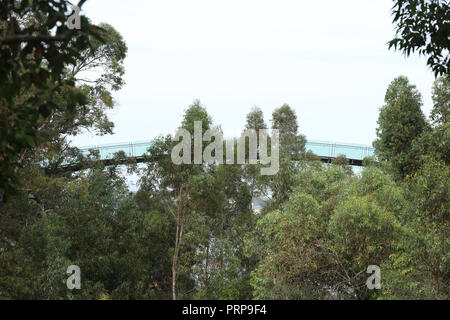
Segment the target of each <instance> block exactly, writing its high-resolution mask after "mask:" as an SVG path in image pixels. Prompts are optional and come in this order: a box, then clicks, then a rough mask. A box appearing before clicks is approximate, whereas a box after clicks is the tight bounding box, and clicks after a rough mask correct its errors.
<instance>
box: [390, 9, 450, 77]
mask: <svg viewBox="0 0 450 320" xmlns="http://www.w3.org/2000/svg"><path fill="white" fill-rule="evenodd" d="M394 2H395V5H394V7H393V8H392V14H393V16H394V18H393V23H395V24H396V37H395V38H394V39H393V40H391V41H389V42H388V45H389V48H391V47H393V48H394V49H399V50H401V51H403V53H404V54H405V55H406V56H409V55H410V54H411V53H414V52H415V51H417V52H418V53H419V54H422V55H425V56H427V57H428V60H427V64H428V66H429V67H430V68H431V70H433V72H434V74H435V75H436V76H438V75H442V74H449V73H450V69H449V64H450V56H449V50H450V41H449V38H448V35H449V34H450V5H449V3H448V1H447V0H444V1H440V0H394Z"/></svg>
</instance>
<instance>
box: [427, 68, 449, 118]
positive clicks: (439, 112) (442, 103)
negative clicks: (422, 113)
mask: <svg viewBox="0 0 450 320" xmlns="http://www.w3.org/2000/svg"><path fill="white" fill-rule="evenodd" d="M432 98H433V109H432V110H431V120H433V123H434V124H435V125H443V124H448V123H449V122H450V76H449V75H446V76H442V77H439V78H438V79H436V81H435V82H434V84H433V95H432Z"/></svg>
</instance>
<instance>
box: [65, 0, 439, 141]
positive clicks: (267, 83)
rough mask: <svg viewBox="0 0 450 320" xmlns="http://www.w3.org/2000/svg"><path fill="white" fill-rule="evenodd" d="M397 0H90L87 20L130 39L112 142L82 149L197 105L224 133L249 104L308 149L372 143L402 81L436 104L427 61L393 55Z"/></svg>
mask: <svg viewBox="0 0 450 320" xmlns="http://www.w3.org/2000/svg"><path fill="white" fill-rule="evenodd" d="M392 5H393V2H392V0H342V1H335V0H328V1H325V0H322V1H300V0H189V1H186V0H179V1H175V0H164V1H161V0H159V1H154V0H150V1H149V0H132V1H119V0H89V1H87V3H86V4H85V7H84V10H83V11H84V13H85V14H86V15H87V16H88V17H90V18H91V19H92V20H93V22H95V23H99V22H107V23H109V24H111V25H113V26H114V27H115V28H116V29H117V30H118V31H119V32H120V33H121V34H122V36H123V37H124V39H125V41H126V42H127V45H128V48H129V52H128V57H127V59H126V61H125V69H126V75H125V80H126V85H125V86H124V88H123V89H122V90H121V91H120V92H118V93H116V95H115V97H116V99H117V101H118V103H119V106H118V107H117V108H116V109H115V110H113V111H111V112H110V113H109V114H110V117H111V119H112V120H113V121H114V123H115V125H116V127H115V130H114V131H115V134H114V135H112V136H103V137H98V136H94V135H92V134H89V133H86V134H83V135H81V136H77V137H74V138H73V139H72V141H73V143H74V145H77V146H86V145H92V144H104V143H115V142H128V141H136V140H150V139H152V138H153V137H155V136H156V135H158V134H167V133H171V134H173V133H174V132H175V130H176V128H177V127H178V126H179V124H180V122H181V117H182V114H183V111H184V110H185V108H186V107H187V106H188V105H189V104H191V102H192V101H193V100H194V99H200V100H201V102H202V103H203V104H204V106H205V107H206V108H207V110H208V112H209V113H210V114H211V116H212V117H213V120H214V122H215V123H216V124H220V125H221V126H222V128H223V130H224V132H225V135H226V136H237V135H238V134H239V133H240V131H241V130H242V128H243V127H244V124H245V117H246V114H247V113H248V112H249V111H250V109H251V108H252V107H253V106H255V105H256V106H258V107H260V108H261V109H262V110H263V111H264V115H265V118H266V122H267V123H268V124H269V125H270V118H271V113H272V111H273V110H274V109H275V108H277V107H280V106H281V105H282V104H283V103H288V104H289V105H290V106H291V107H293V108H294V109H295V111H296V112H297V116H298V121H299V126H300V132H301V133H303V134H305V135H306V137H307V138H308V139H311V140H326V141H336V142H350V143H360V144H367V145H370V144H371V143H372V141H373V140H374V138H375V128H376V121H377V117H378V109H379V107H381V106H382V105H383V101H384V94H385V92H386V88H387V86H388V84H389V83H390V82H391V81H392V80H393V79H394V78H395V77H397V76H399V75H406V76H407V77H408V78H409V79H410V81H411V82H412V83H413V84H415V85H416V86H417V87H418V89H419V91H420V92H421V93H422V94H423V98H424V99H423V100H424V106H423V111H424V112H425V114H426V115H428V114H429V112H430V110H431V106H432V102H431V86H432V83H433V80H434V76H433V74H432V72H431V71H430V70H429V69H428V67H427V66H426V59H425V58H423V57H420V58H419V57H417V56H413V57H409V58H404V57H403V56H402V54H401V53H400V52H394V51H389V50H388V48H387V46H386V42H387V41H389V40H391V39H392V37H393V35H394V31H393V29H394V26H393V25H392V23H391V20H392V18H391V16H390V9H391V7H392Z"/></svg>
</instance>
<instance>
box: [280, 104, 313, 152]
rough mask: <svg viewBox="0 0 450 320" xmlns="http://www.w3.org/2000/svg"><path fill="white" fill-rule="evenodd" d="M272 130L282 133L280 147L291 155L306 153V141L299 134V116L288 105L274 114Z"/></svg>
mask: <svg viewBox="0 0 450 320" xmlns="http://www.w3.org/2000/svg"><path fill="white" fill-rule="evenodd" d="M272 129H278V130H279V131H280V147H281V148H282V149H285V150H286V152H287V153H288V154H290V155H298V154H300V153H303V152H305V144H306V139H305V137H304V136H303V135H299V134H298V123H297V115H296V114H295V111H294V110H293V109H292V108H291V107H290V106H289V105H287V104H284V105H282V106H281V107H280V108H278V109H275V111H274V112H273V113H272Z"/></svg>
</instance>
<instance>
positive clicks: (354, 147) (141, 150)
mask: <svg viewBox="0 0 450 320" xmlns="http://www.w3.org/2000/svg"><path fill="white" fill-rule="evenodd" d="M151 145H152V141H144V142H130V143H120V144H108V145H98V146H88V147H82V148H80V150H81V152H82V153H83V154H85V155H87V154H89V151H90V150H98V151H99V152H100V158H101V159H102V160H105V159H111V158H113V155H114V153H116V152H119V151H123V152H124V153H125V154H126V155H127V156H128V157H139V156H142V155H144V154H145V153H146V152H147V149H148V148H149V147H150V146H151ZM306 150H307V151H311V152H313V153H315V154H316V155H318V156H320V157H327V158H334V157H337V156H339V155H344V156H346V157H347V159H355V160H362V159H364V158H365V157H368V156H373V154H374V148H372V147H368V146H365V145H358V144H348V143H334V142H326V141H315V140H310V141H308V142H307V143H306Z"/></svg>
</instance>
